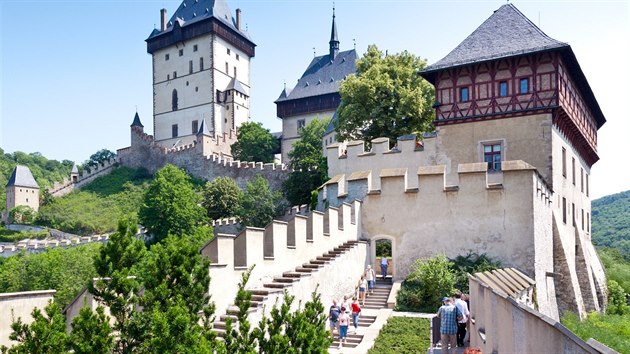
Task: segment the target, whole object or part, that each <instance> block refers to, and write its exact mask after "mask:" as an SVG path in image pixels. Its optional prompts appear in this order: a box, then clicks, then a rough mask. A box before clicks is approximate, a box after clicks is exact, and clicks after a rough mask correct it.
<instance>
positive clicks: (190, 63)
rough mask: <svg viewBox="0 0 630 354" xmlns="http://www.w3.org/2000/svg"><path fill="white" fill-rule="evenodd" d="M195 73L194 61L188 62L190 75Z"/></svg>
mask: <svg viewBox="0 0 630 354" xmlns="http://www.w3.org/2000/svg"><path fill="white" fill-rule="evenodd" d="M192 72H193V65H192V60H189V61H188V73H189V74H192Z"/></svg>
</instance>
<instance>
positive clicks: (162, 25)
mask: <svg viewBox="0 0 630 354" xmlns="http://www.w3.org/2000/svg"><path fill="white" fill-rule="evenodd" d="M160 20H161V22H160V31H162V32H164V31H166V9H162V10H160Z"/></svg>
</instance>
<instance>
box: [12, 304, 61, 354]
mask: <svg viewBox="0 0 630 354" xmlns="http://www.w3.org/2000/svg"><path fill="white" fill-rule="evenodd" d="M31 316H32V317H33V322H31V324H26V323H24V322H22V319H21V318H17V319H16V320H15V321H14V322H13V323H12V324H11V329H12V330H13V332H12V333H11V334H10V335H9V339H11V340H14V341H17V342H18V344H16V345H14V346H13V347H11V348H7V347H5V346H3V347H2V348H1V350H2V352H3V353H9V354H49V353H50V354H52V353H66V352H67V351H68V336H67V335H66V317H65V316H64V315H63V314H62V313H61V308H60V307H59V305H57V304H56V303H54V302H50V303H48V306H46V307H45V308H44V313H42V311H41V310H40V309H39V308H35V309H33V312H31Z"/></svg>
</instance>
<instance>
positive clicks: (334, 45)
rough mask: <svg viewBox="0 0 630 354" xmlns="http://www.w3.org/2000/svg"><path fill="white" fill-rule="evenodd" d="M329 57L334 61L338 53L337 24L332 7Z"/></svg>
mask: <svg viewBox="0 0 630 354" xmlns="http://www.w3.org/2000/svg"><path fill="white" fill-rule="evenodd" d="M328 43H329V44H330V53H329V54H330V56H331V57H332V58H333V59H334V58H335V56H336V55H337V53H339V38H338V37H337V22H336V21H335V8H334V7H333V18H332V29H331V30H330V42H328Z"/></svg>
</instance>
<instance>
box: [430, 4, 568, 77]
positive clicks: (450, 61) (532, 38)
mask: <svg viewBox="0 0 630 354" xmlns="http://www.w3.org/2000/svg"><path fill="white" fill-rule="evenodd" d="M568 46H569V45H568V44H566V43H563V42H560V41H557V40H555V39H553V38H551V37H549V36H547V35H546V34H545V33H544V32H543V31H541V30H540V28H538V27H536V25H535V24H533V23H532V22H531V21H530V20H529V19H528V18H527V17H525V15H523V14H522V13H521V12H520V11H519V10H518V9H517V8H516V7H515V6H514V5H512V4H505V5H503V6H501V7H500V8H499V9H498V10H496V11H495V12H494V13H493V14H492V16H490V17H489V18H488V19H487V20H486V21H485V22H484V23H482V24H481V26H479V27H478V28H477V29H476V30H475V31H474V32H473V33H472V34H470V36H468V37H467V38H466V39H464V41H463V42H461V43H460V44H459V45H458V46H457V47H456V48H455V49H453V50H452V51H451V52H450V53H448V55H446V56H445V57H444V58H442V59H441V60H439V61H437V62H436V63H434V64H431V65H429V66H427V67H426V69H425V70H424V71H425V72H430V71H434V70H438V69H442V68H446V67H453V66H460V65H466V64H470V63H474V62H479V61H486V60H494V59H499V58H506V57H511V56H515V55H520V54H525V53H533V52H540V51H546V50H549V49H554V48H562V47H568Z"/></svg>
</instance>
